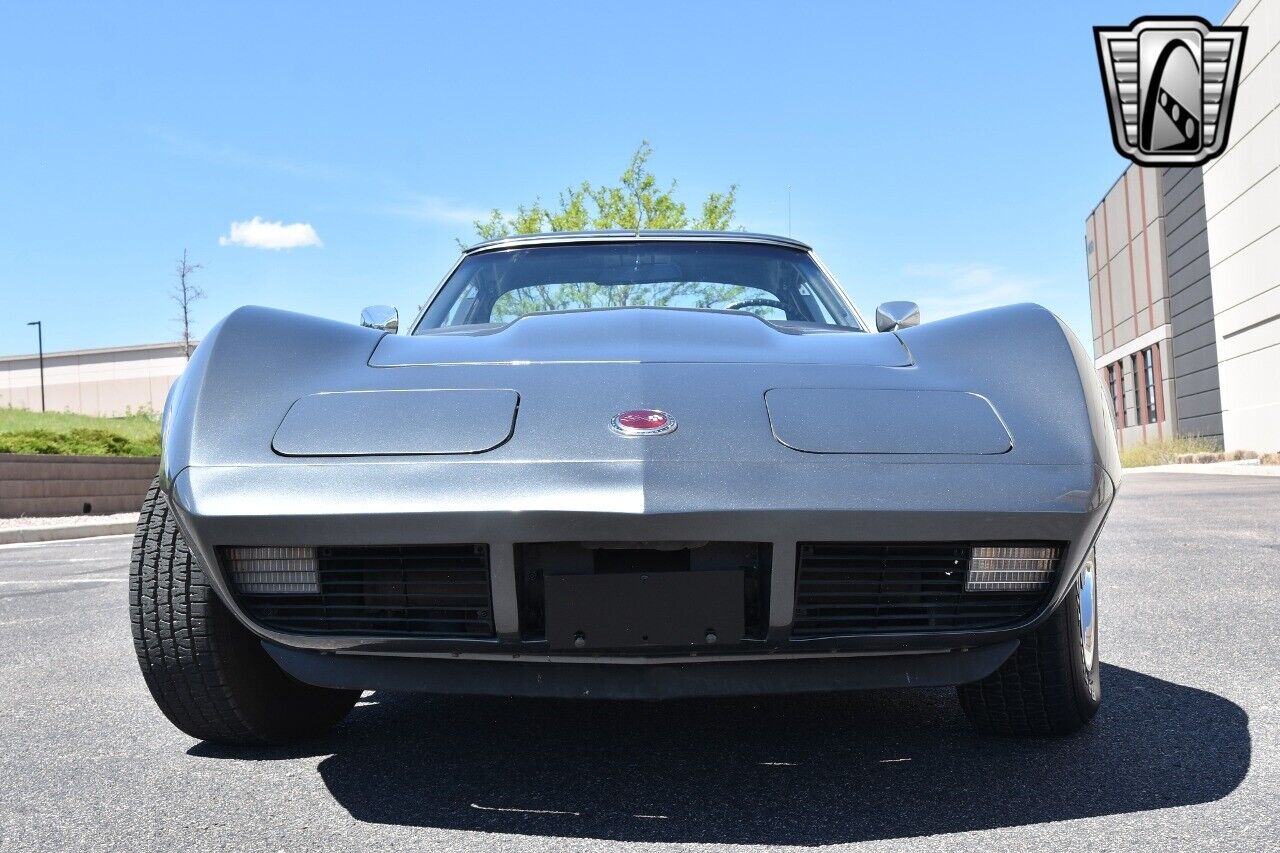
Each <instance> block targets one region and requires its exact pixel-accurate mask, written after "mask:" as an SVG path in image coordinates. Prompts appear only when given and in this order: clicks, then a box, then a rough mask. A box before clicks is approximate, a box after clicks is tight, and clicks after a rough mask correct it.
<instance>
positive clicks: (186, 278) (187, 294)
mask: <svg viewBox="0 0 1280 853" xmlns="http://www.w3.org/2000/svg"><path fill="white" fill-rule="evenodd" d="M203 268H204V265H203V264H193V263H190V262H189V261H188V260H187V250H186V249H183V250H182V260H180V261H178V263H177V266H176V267H175V268H174V273H173V276H174V278H176V279H177V280H178V282H177V284H175V285H174V286H173V290H172V291H171V292H170V294H169V295H170V297H171V298H172V299H173V301H174V302H176V303H178V311H179V312H180V313H179V314H178V316H177V317H175V318H174V319H175V320H176V321H177V322H179V323H181V324H182V352H183V354H184V355H186V357H187V358H188V359H190V358H191V305H192V303H194V302H196V301H197V300H200V299H204V291H203V290H201V289H200V288H199V287H198V286H197V285H196V284H195V282H193V281H192V280H191V276H192V273H194V272H195V271H196V270H199V269H203Z"/></svg>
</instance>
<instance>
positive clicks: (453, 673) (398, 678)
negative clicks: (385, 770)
mask: <svg viewBox="0 0 1280 853" xmlns="http://www.w3.org/2000/svg"><path fill="white" fill-rule="evenodd" d="M263 646H264V647H265V648H266V650H267V652H268V653H270V655H271V657H272V658H274V659H275V661H276V663H278V664H279V665H280V667H281V668H282V669H283V670H284V671H285V672H287V673H289V674H290V675H292V676H293V677H294V678H297V679H298V680H299V681H304V682H306V683H308V684H314V685H317V686H320V687H339V688H347V689H355V690H396V691H421V692H426V693H441V694H450V695H463V696H468V695H469V696H534V697H555V698H566V699H568V698H593V699H650V700H653V699H684V698H693V697H705V696H752V695H761V694H781V693H834V692H842V691H847V690H864V689H870V688H887V687H942V686H950V685H953V684H967V683H969V682H973V681H977V680H979V679H981V678H985V677H986V676H988V675H990V674H991V673H992V672H994V671H995V670H996V668H997V667H999V666H1000V664H1002V663H1004V662H1005V660H1007V659H1008V657H1009V655H1011V654H1013V652H1014V650H1015V649H1016V648H1017V647H1018V641H1017V640H1005V641H1002V642H999V643H994V644H988V645H983V646H979V647H977V648H973V649H966V650H958V651H946V652H922V653H916V654H857V653H854V654H826V655H822V656H814V655H808V656H803V657H802V656H774V657H772V658H769V657H759V656H753V657H743V658H740V659H732V660H725V659H718V660H717V659H707V658H702V659H698V660H691V659H685V660H680V661H672V660H666V661H654V660H632V659H613V660H607V661H592V662H584V661H580V660H578V661H556V660H547V659H543V660H513V659H509V658H508V659H506V660H496V659H488V658H486V659H479V660H465V661H464V660H449V659H440V658H422V657H403V656H391V655H359V654H355V655H353V654H332V653H325V652H316V651H304V650H301V649H296V648H288V647H286V646H281V645H277V644H275V643H271V642H265V643H263Z"/></svg>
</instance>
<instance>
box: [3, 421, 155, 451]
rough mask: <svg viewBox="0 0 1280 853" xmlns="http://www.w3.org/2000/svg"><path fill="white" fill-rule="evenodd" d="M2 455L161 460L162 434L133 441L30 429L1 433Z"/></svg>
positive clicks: (104, 433)
mask: <svg viewBox="0 0 1280 853" xmlns="http://www.w3.org/2000/svg"><path fill="white" fill-rule="evenodd" d="M0 453H35V454H53V455H61V456H158V455H160V433H159V431H158V430H157V431H156V432H155V434H154V435H153V436H149V437H145V438H130V437H128V436H123V435H120V434H119V433H116V432H111V431H110V430H105V429H97V428H84V427H81V428H78V429H72V430H68V431H66V432H54V431H53V430H48V429H29V430H21V431H17V432H9V433H0Z"/></svg>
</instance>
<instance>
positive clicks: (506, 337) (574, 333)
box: [369, 307, 911, 367]
mask: <svg viewBox="0 0 1280 853" xmlns="http://www.w3.org/2000/svg"><path fill="white" fill-rule="evenodd" d="M609 362H624V363H650V364H661V363H683V364H847V365H861V366H875V367H906V366H909V365H910V364H911V355H910V353H909V352H908V351H907V349H906V347H905V346H903V344H902V341H901V340H899V338H898V337H897V336H896V335H892V334H867V333H865V332H857V331H852V330H845V329H835V328H830V327H818V328H789V327H785V326H779V325H775V324H773V323H769V322H766V321H765V320H762V319H760V318H759V317H757V316H755V315H754V314H747V313H743V312H739V311H704V310H692V309H679V308H639V307H632V308H615V309H592V310H587V311H562V312H554V313H548V314H534V315H529V316H525V317H522V318H520V319H518V320H516V321H514V322H512V323H508V324H506V325H502V326H479V327H472V328H469V329H468V328H463V327H459V328H457V329H445V330H438V331H432V332H428V333H426V334H420V335H410V336H398V335H387V336H386V337H384V338H383V339H382V340H381V341H379V342H378V345H377V347H376V348H375V349H374V352H373V354H372V356H371V357H370V359H369V366H371V367H409V366H428V365H444V364H520V363H523V364H534V363H609Z"/></svg>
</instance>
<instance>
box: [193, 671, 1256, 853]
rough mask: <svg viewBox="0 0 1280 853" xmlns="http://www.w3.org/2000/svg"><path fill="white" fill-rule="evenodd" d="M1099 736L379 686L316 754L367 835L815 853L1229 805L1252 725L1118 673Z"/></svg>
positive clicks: (950, 718) (731, 706)
mask: <svg viewBox="0 0 1280 853" xmlns="http://www.w3.org/2000/svg"><path fill="white" fill-rule="evenodd" d="M1103 685H1104V691H1105V701H1104V703H1103V708H1102V711H1101V712H1100V713H1099V715H1098V717H1097V718H1096V719H1095V721H1094V724H1093V725H1092V726H1091V727H1089V728H1088V729H1087V730H1086V731H1084V732H1081V733H1080V734H1077V735H1074V736H1071V737H1067V738H1059V739H1030V740H1021V739H1007V738H997V737H985V736H981V735H978V734H975V733H974V732H973V731H972V730H970V729H969V727H968V724H967V723H966V721H965V720H964V717H963V716H962V714H961V713H960V710H959V707H958V705H957V703H956V700H955V696H954V693H953V691H950V690H898V691H874V692H867V693H861V694H853V695H846V696H816V697H815V696H808V697H770V698H767V699H734V700H713V701H705V700H704V701H678V702H677V701H672V702H663V703H638V702H606V701H585V700H583V701H564V700H529V699H491V698H458V697H452V698H438V697H426V696H415V695H405V694H386V693H378V694H374V695H373V696H371V697H369V701H367V702H366V703H363V704H362V705H360V706H358V707H357V708H356V709H355V710H354V711H352V713H351V715H350V716H349V717H348V719H347V720H346V721H345V722H344V723H343V725H342V726H341V727H340V728H339V729H338V730H337V731H336V732H335V734H334V735H333V736H332V737H330V738H327V739H325V740H324V741H321V742H318V743H314V744H311V745H310V746H309V748H308V749H303V750H299V749H290V750H265V751H264V750H257V751H253V752H252V753H245V752H244V751H235V750H225V749H221V748H216V747H213V746H211V745H208V744H200V745H198V746H196V747H194V748H193V749H192V754H193V755H201V756H208V757H252V758H256V759H272V758H289V757H298V756H300V755H327V756H328V757H326V758H324V759H323V760H322V761H321V762H320V765H319V771H320V774H321V777H322V778H323V780H324V783H325V784H326V785H327V786H328V789H329V791H330V792H331V793H332V795H333V797H334V798H335V799H336V800H337V801H338V803H340V804H341V805H342V806H343V807H344V808H346V809H347V810H348V811H349V812H350V813H351V815H352V816H353V817H355V818H356V819H358V820H362V821H369V822H373V823H383V824H396V825H404V826H429V827H435V828H441V829H460V830H478V831H484V832H502V833H516V834H526V835H539V836H557V837H581V838H598V839H610V840H624V841H652V842H702V843H719V844H779V845H782V844H791V845H820V844H834V843H840V842H853V841H864V840H872V839H889V838H908V837H914V836H924V835H933V834H936V833H949V832H963V831H968V830H980V829H992V828H997V827H1007V826H1021V825H1025V824H1034V823H1044V822H1049V821H1060V820H1068V819H1071V818H1081V817H1094V816H1099V815H1109V814H1121V813H1127V812H1136V811H1144V810H1149V809H1158V808H1167V807H1170V806H1183V805H1192V804H1195V803H1203V802H1209V801H1212V800H1217V799H1220V798H1222V797H1225V796H1226V795H1227V794H1229V793H1230V792H1231V791H1232V790H1234V789H1235V788H1236V786H1238V785H1239V784H1240V782H1241V781H1242V780H1243V779H1244V777H1245V774H1246V773H1247V772H1248V769H1249V762H1250V751H1251V748H1250V739H1249V725H1248V715H1247V714H1246V713H1245V712H1244V710H1243V709H1241V708H1240V707H1239V706H1237V705H1235V704H1234V703H1232V702H1230V701H1228V700H1227V699H1224V698H1222V697H1221V696H1217V695H1215V694H1213V693H1208V692H1205V691H1203V690H1197V689H1194V688H1191V687H1185V686H1182V685H1178V684H1173V683H1171V682H1168V681H1162V680H1161V679H1158V678H1152V677H1150V676H1147V675H1143V674H1142V673H1139V672H1134V671H1132V670H1128V669H1123V668H1120V667H1116V666H1106V667H1105V671H1104V674H1103Z"/></svg>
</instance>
